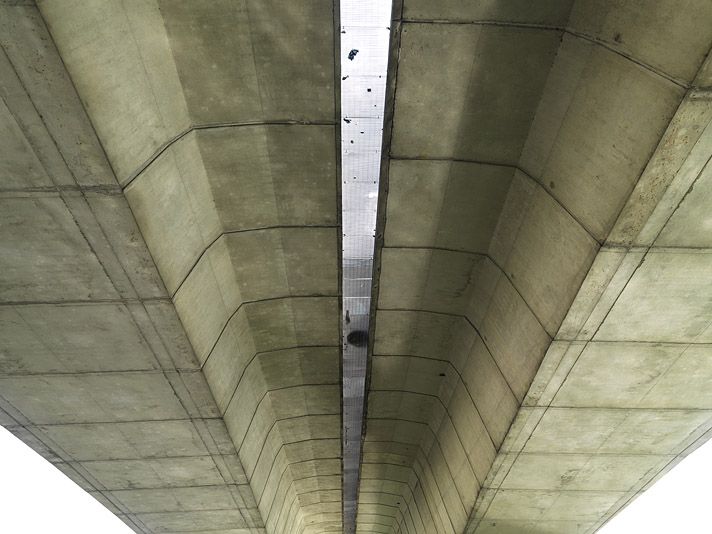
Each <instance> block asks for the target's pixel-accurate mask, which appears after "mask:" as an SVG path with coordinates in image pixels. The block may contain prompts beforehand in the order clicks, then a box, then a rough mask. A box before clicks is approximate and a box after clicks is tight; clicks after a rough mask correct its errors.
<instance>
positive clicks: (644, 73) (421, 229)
mask: <svg viewBox="0 0 712 534" xmlns="http://www.w3.org/2000/svg"><path fill="white" fill-rule="evenodd" d="M395 19H396V20H395V21H394V24H393V43H392V47H393V53H392V56H391V57H392V61H393V63H392V64H391V84H390V89H389V97H388V98H389V102H390V104H391V105H392V106H393V115H392V121H391V123H390V124H387V127H386V135H387V137H386V140H387V141H386V147H387V149H388V153H387V159H386V162H385V168H386V170H387V176H386V177H384V178H385V180H386V182H387V188H386V190H387V191H388V196H387V198H386V199H385V200H384V202H383V206H382V209H383V210H384V213H385V217H384V218H383V219H382V222H381V227H380V228H379V231H380V232H382V233H383V239H382V241H381V243H380V245H381V247H382V248H381V249H380V256H379V257H380V279H379V281H378V282H379V283H378V295H377V296H378V306H377V310H376V317H375V332H374V334H375V339H374V347H373V357H372V362H371V368H370V372H371V375H370V390H369V396H368V418H367V427H366V434H365V443H364V463H363V465H362V482H361V497H360V506H359V517H358V526H359V532H364V533H367V532H400V533H411V534H415V533H433V532H437V533H452V534H455V533H457V534H460V533H462V532H468V533H474V532H477V533H485V532H486V533H510V532H511V533H522V532H527V533H532V532H534V533H557V532H562V533H564V532H565V533H567V534H569V533H574V532H581V533H583V532H593V531H595V530H596V529H597V528H598V527H599V526H600V525H601V524H602V523H603V522H605V521H606V520H607V519H608V518H609V517H611V516H612V515H613V514H615V512H616V511H617V510H619V509H620V507H621V506H624V505H625V504H626V503H627V502H629V501H630V499H631V498H632V497H634V496H635V495H636V494H637V493H638V492H640V491H642V490H643V489H645V487H647V485H648V484H650V483H651V481H653V480H654V479H655V478H656V477H658V476H660V474H661V473H663V472H665V471H666V470H667V469H669V468H670V467H671V466H672V465H674V463H675V462H676V461H677V460H678V459H679V458H680V457H681V456H682V455H684V454H687V452H689V450H691V448H693V447H694V446H695V445H696V444H697V443H699V442H700V440H704V439H706V432H707V431H708V430H710V426H711V425H712V417H711V416H712V412H710V411H709V409H710V405H709V399H708V394H707V391H709V390H710V380H712V369H710V368H709V365H708V359H709V357H708V356H709V355H708V351H709V345H708V344H709V342H710V340H709V339H708V338H709V336H710V330H709V324H710V323H709V311H710V302H711V301H710V291H709V287H708V286H709V284H708V283H707V281H708V280H709V277H710V273H709V271H708V269H709V267H710V264H709V261H708V258H709V257H710V256H709V250H708V248H707V247H708V241H709V239H708V238H709V232H707V230H706V228H707V226H708V225H707V219H708V218H709V217H708V216H707V211H708V210H706V208H707V205H708V204H709V195H708V194H707V192H708V191H707V189H706V183H707V181H708V180H707V176H708V174H709V170H708V166H707V162H708V161H709V156H710V153H711V152H712V143H710V141H709V139H708V138H707V135H708V133H707V132H709V131H710V126H709V125H710V118H711V117H710V113H711V112H712V108H711V107H710V96H709V95H710V94H709V89H708V88H709V86H710V83H709V67H704V66H703V61H704V60H705V57H706V56H707V54H708V51H709V49H710V44H711V43H712V31H710V28H711V27H712V26H710V21H712V10H711V8H710V5H709V4H708V3H707V2H695V1H691V2H685V3H684V5H681V4H680V3H679V2H672V1H671V2H627V3H625V5H623V4H621V3H619V2H608V1H606V0H600V1H587V0H572V1H567V2H536V3H531V2H487V3H482V2H480V3H476V2H475V3H473V2H469V3H468V2H456V1H447V2H425V1H419V0H404V1H403V2H399V3H397V6H396V17H395ZM698 71H699V75H698V74H697V73H698ZM384 178H382V179H384Z"/></svg>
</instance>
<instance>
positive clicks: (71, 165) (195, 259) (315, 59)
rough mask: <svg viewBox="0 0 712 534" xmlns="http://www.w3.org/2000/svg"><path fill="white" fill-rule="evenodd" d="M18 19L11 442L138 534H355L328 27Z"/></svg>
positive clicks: (62, 15) (139, 9)
mask: <svg viewBox="0 0 712 534" xmlns="http://www.w3.org/2000/svg"><path fill="white" fill-rule="evenodd" d="M6 4H7V3H3V5H2V7H1V9H2V10H3V16H2V24H3V32H2V39H3V43H2V44H3V48H4V50H5V52H6V54H5V56H4V57H3V59H4V60H5V63H4V64H3V65H4V66H3V69H4V71H3V72H8V73H14V78H13V77H10V76H3V80H2V83H3V89H4V95H5V94H9V95H10V96H11V98H8V99H7V100H6V101H5V102H7V107H8V109H3V110H2V111H3V118H4V121H5V123H7V124H12V129H11V130H9V131H8V137H9V139H10V141H12V143H14V144H12V143H11V144H6V149H7V152H9V154H7V157H8V159H9V161H10V163H9V166H10V172H9V174H10V176H11V181H10V182H8V183H6V184H3V187H4V188H8V189H10V190H11V191H10V192H8V193H6V194H4V195H3V201H4V202H6V203H7V207H6V209H4V210H3V223H5V224H3V229H7V232H4V233H3V236H2V237H3V247H5V246H7V247H8V248H9V249H11V251H12V254H9V255H7V256H5V255H4V256H3V258H2V260H0V261H2V267H3V272H4V273H5V274H4V276H3V278H4V280H3V285H2V294H1V296H2V300H3V305H2V309H0V311H1V312H2V313H3V320H2V323H1V324H2V325H3V332H4V333H5V334H7V336H8V337H5V340H6V343H7V344H9V347H10V348H9V349H8V353H9V356H8V357H7V358H5V359H4V360H3V362H2V368H1V369H0V372H1V373H2V375H0V394H1V395H2V398H3V405H2V408H3V412H2V413H3V415H2V417H1V418H0V419H1V420H0V422H1V423H2V424H3V425H5V426H8V427H9V428H11V429H12V430H13V431H14V432H15V433H16V434H18V435H20V436H21V437H22V438H23V439H25V441H26V442H28V443H30V444H31V445H32V446H34V447H35V448H36V449H41V450H46V454H47V455H48V457H49V458H51V459H52V461H54V462H56V465H57V466H58V467H59V468H60V469H62V470H63V471H65V472H66V473H68V474H69V475H70V476H71V477H72V478H73V479H74V480H76V481H77V482H78V483H79V484H80V485H82V487H84V488H85V489H87V490H88V491H90V492H91V493H92V494H93V495H95V496H96V497H97V498H99V499H100V500H102V502H105V503H106V505H107V506H109V507H110V509H111V510H112V511H114V512H115V513H117V514H118V515H119V516H120V517H121V518H122V519H124V521H125V522H126V523H127V524H129V526H131V527H132V528H133V529H134V530H136V531H137V532H202V531H210V532H213V533H218V532H224V533H230V534H238V533H239V534H243V533H244V534H247V533H250V534H252V533H258V532H270V533H272V532H280V533H282V532H283V533H290V534H292V533H293V534H297V533H316V532H320V533H321V532H339V531H341V513H342V505H341V460H340V459H341V444H340V433H341V425H340V360H339V358H340V350H339V343H340V340H339V336H340V327H339V291H340V288H339V280H340V276H339V261H338V259H339V254H338V251H339V246H340V242H339V239H340V235H339V213H338V210H339V196H338V180H339V177H338V172H337V161H338V156H337V151H338V150H339V144H338V128H337V123H338V108H337V99H336V95H337V89H336V87H337V86H336V85H335V76H336V75H337V72H338V71H337V69H336V68H335V61H336V55H335V50H336V48H335V42H338V35H337V34H336V32H335V31H334V24H335V6H334V5H333V4H332V3H330V2H329V3H327V4H326V5H325V4H324V2H317V1H313V0H312V1H309V0H307V1H303V2H290V3H288V4H284V3H281V2H257V1H239V2H235V1H232V0H231V1H213V0H211V1H197V2H193V1H191V2H177V1H152V0H150V1H145V0H140V1H138V0H137V1H132V0H126V1H113V0H106V1H104V0H93V1H90V2H86V1H83V0H82V1H71V0H70V1H65V0H61V1H52V0H50V1H42V2H38V6H34V5H31V3H29V2H27V3H25V2H20V3H17V4H29V5H14V4H16V3H15V2H11V3H10V4H13V5H6ZM50 35H51V37H50ZM55 45H56V49H55ZM65 68H66V71H65ZM13 84H14V85H13ZM75 90H76V92H75ZM77 95H78V97H77ZM85 111H86V113H85ZM13 121H14V122H13ZM7 184H9V185H7ZM144 242H145V244H144ZM149 253H150V254H149ZM154 263H155V266H154ZM3 310H4V311H3Z"/></svg>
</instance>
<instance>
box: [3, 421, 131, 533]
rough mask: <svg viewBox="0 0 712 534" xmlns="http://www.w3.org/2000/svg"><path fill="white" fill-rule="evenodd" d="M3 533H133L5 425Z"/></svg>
mask: <svg viewBox="0 0 712 534" xmlns="http://www.w3.org/2000/svg"><path fill="white" fill-rule="evenodd" d="M0 509H1V510H2V520H1V521H0V532H2V533H4V534H99V533H100V534H132V532H133V531H132V530H131V529H129V528H128V527H127V526H126V525H124V524H123V523H122V522H121V520H119V518H118V517H116V516H115V515H113V514H112V513H111V512H109V511H108V510H107V509H106V508H104V507H103V506H102V505H101V504H99V502H98V501H96V500H95V499H94V498H93V497H91V496H90V495H89V494H88V493H86V492H85V491H84V490H83V489H81V488H80V487H79V486H77V485H76V484H75V483H74V482H72V481H71V480H69V479H68V478H67V477H66V476H64V474H62V473H61V472H60V471H59V470H57V469H55V468H54V467H53V466H52V465H51V464H50V463H49V462H47V461H46V460H45V459H44V458H42V457H41V456H40V455H39V454H37V453H36V452H35V451H33V450H32V449H30V448H29V447H28V446H27V445H25V444H24V443H22V442H21V441H20V440H19V439H17V438H16V437H15V436H13V435H12V434H11V433H10V432H8V431H7V430H5V429H4V428H3V427H0Z"/></svg>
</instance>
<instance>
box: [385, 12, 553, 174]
mask: <svg viewBox="0 0 712 534" xmlns="http://www.w3.org/2000/svg"><path fill="white" fill-rule="evenodd" d="M559 38H560V32H557V31H535V30H531V29H525V28H512V27H506V26H504V27H499V26H474V25H441V24H417V23H414V24H405V25H404V27H403V30H402V32H401V53H400V57H399V66H398V98H397V99H396V104H395V111H394V113H395V116H394V135H393V145H392V148H391V151H392V155H394V156H401V157H402V156H410V157H417V158H453V159H464V160H470V161H478V162H484V163H490V162H491V163H508V164H512V165H513V164H516V162H517V160H518V158H519V153H520V151H521V149H522V147H523V145H524V142H525V140H526V134H527V131H528V127H529V123H530V122H531V120H532V118H533V116H534V112H535V110H536V105H537V102H538V100H539V96H540V94H541V91H542V88H543V86H544V83H545V81H546V76H547V73H548V70H549V68H550V66H551V64H552V61H553V59H554V55H555V54H556V49H557V47H558V45H559ZM453 73H457V75H456V76H453ZM445 80H447V81H448V83H446V84H444V83H443V81H445ZM432 102H447V103H448V105H447V106H444V107H443V106H432V105H430V103H432ZM484 103H486V105H483V104H484Z"/></svg>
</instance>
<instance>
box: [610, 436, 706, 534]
mask: <svg viewBox="0 0 712 534" xmlns="http://www.w3.org/2000/svg"><path fill="white" fill-rule="evenodd" d="M710 478H712V440H710V441H708V442H707V443H705V444H704V445H702V446H701V447H700V448H699V449H697V450H696V451H695V452H693V453H692V454H690V456H688V457H687V458H685V459H684V460H682V461H681V462H680V463H679V464H677V465H676V466H675V467H674V468H673V469H671V470H670V471H669V472H668V473H667V474H666V475H665V476H663V477H662V478H661V479H660V480H658V481H657V482H656V483H655V484H654V485H653V486H652V487H651V488H650V489H649V490H648V491H646V492H645V493H643V495H641V496H640V497H638V498H637V499H636V500H635V501H633V502H632V503H631V504H630V505H628V506H627V507H626V508H624V509H623V511H621V512H620V513H619V514H618V515H617V516H615V517H614V518H613V519H611V520H610V521H609V522H608V524H606V525H605V526H604V527H603V528H601V529H600V530H599V531H598V534H636V533H640V534H643V533H644V534H670V533H681V534H682V533H684V534H701V533H703V532H704V533H709V532H712V526H711V525H710V516H709V506H710V490H709V488H710Z"/></svg>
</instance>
